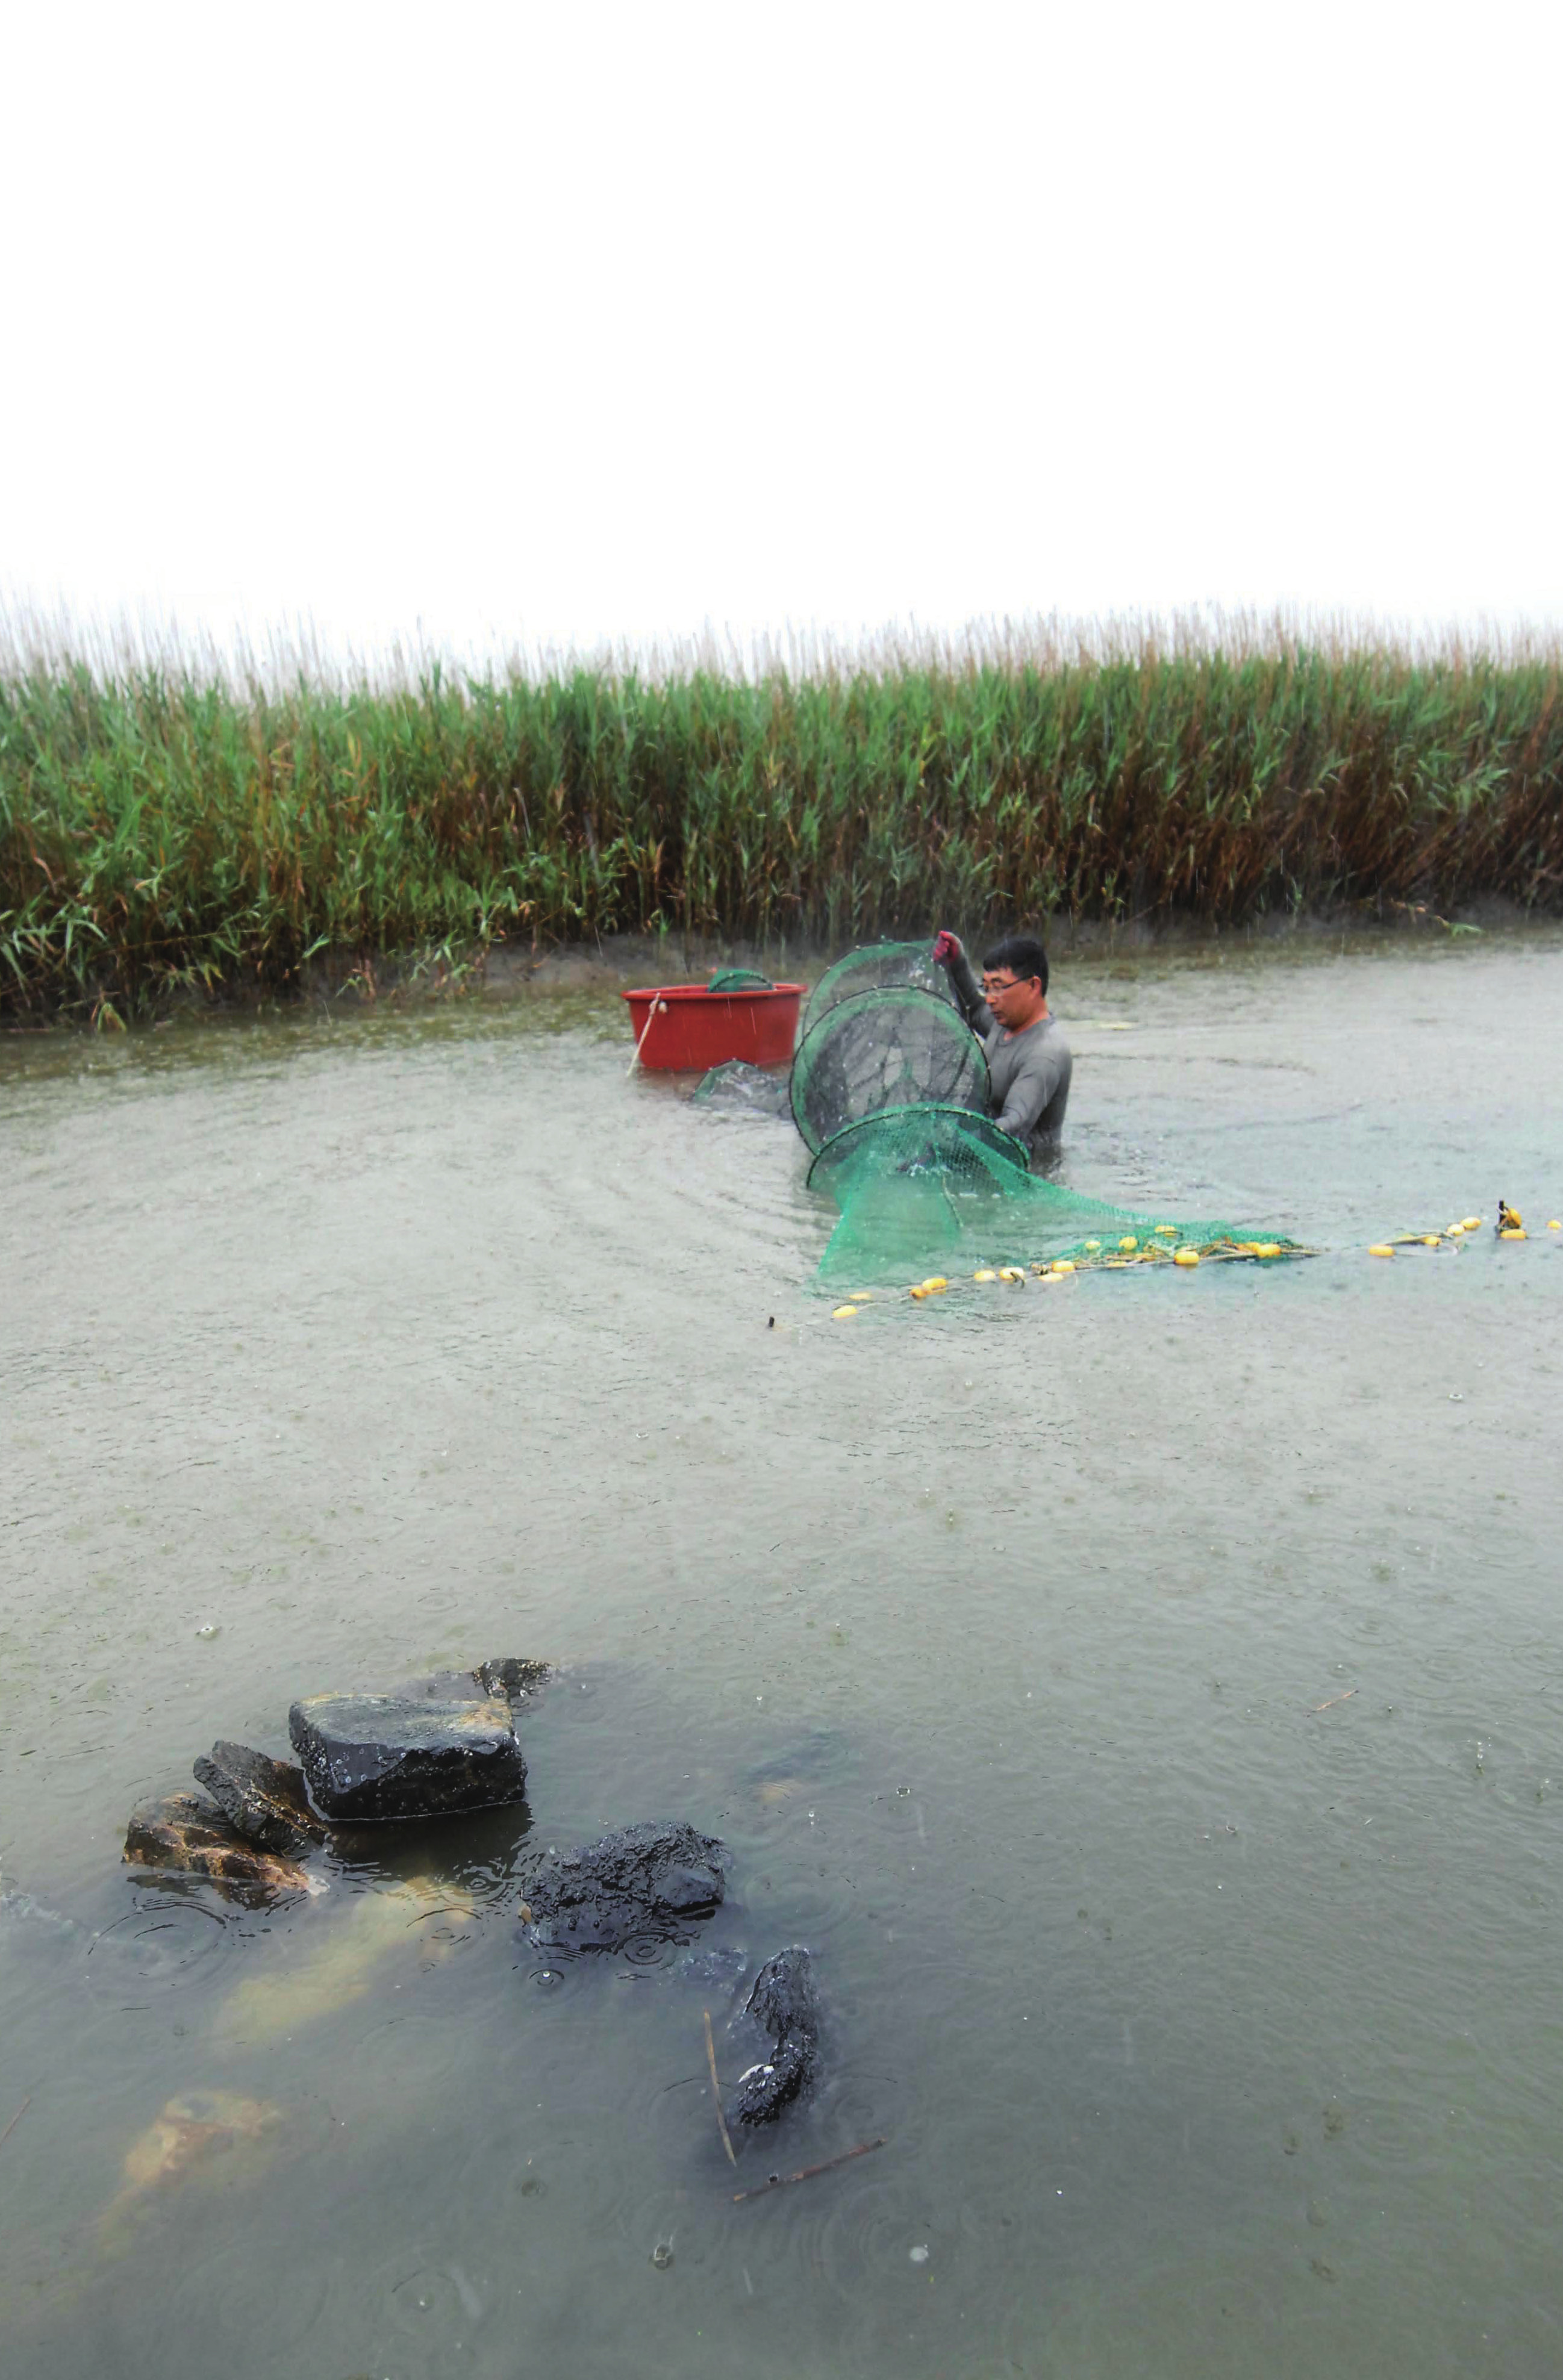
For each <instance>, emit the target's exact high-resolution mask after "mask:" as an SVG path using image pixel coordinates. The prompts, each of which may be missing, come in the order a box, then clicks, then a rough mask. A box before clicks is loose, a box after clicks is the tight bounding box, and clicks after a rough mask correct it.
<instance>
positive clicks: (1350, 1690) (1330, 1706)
mask: <svg viewBox="0 0 1563 2380" xmlns="http://www.w3.org/2000/svg"><path fill="white" fill-rule="evenodd" d="M1356 1691H1357V1689H1356V1687H1355V1686H1348V1687H1347V1689H1346V1692H1345V1693H1344V1694H1331V1696H1330V1698H1329V1700H1328V1702H1327V1703H1315V1704H1314V1706H1313V1713H1314V1717H1315V1718H1317V1716H1318V1714H1319V1712H1320V1711H1322V1710H1334V1708H1335V1706H1336V1705H1337V1703H1349V1701H1350V1699H1351V1697H1352V1695H1353V1694H1355V1693H1356Z"/></svg>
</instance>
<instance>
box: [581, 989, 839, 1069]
mask: <svg viewBox="0 0 1563 2380" xmlns="http://www.w3.org/2000/svg"><path fill="white" fill-rule="evenodd" d="M802 997H803V987H802V985H801V984H800V983H775V984H772V985H771V986H770V987H769V989H768V990H763V991H760V990H754V991H708V990H706V988H705V986H704V984H703V983H668V984H663V985H661V986H660V987H659V988H658V989H657V990H654V991H621V992H620V993H619V998H620V999H621V1000H625V1001H628V1002H629V1029H630V1031H631V1032H632V1033H633V1034H634V1036H635V1038H636V1040H637V1041H638V1042H640V1047H641V1065H642V1066H649V1067H651V1068H652V1069H653V1072H654V1071H655V1070H656V1069H657V1068H658V1067H665V1068H666V1069H667V1070H668V1071H669V1072H672V1071H674V1070H675V1069H678V1070H681V1071H683V1072H685V1073H690V1074H692V1073H694V1072H696V1071H697V1070H698V1071H699V1072H700V1073H701V1074H703V1073H704V1072H705V1069H706V1068H707V1066H720V1065H722V1064H723V1063H724V1062H725V1061H726V1060H727V1059H728V1058H747V1059H748V1061H749V1062H750V1064H751V1066H785V1065H788V1064H789V1063H790V1062H791V1058H792V1045H793V1043H794V1042H795V1041H796V1039H797V1038H798V1003H799V1002H800V1000H801V999H802ZM653 1001H655V1002H656V1014H655V1015H654V1016H653V1014H652V1002H653ZM648 1018H650V1026H649V1028H648V1025H647V1019H648ZM642 1034H644V1035H645V1038H644V1040H641V1035H642Z"/></svg>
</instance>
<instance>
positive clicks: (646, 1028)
mask: <svg viewBox="0 0 1563 2380" xmlns="http://www.w3.org/2000/svg"><path fill="white" fill-rule="evenodd" d="M659 1014H660V1015H663V1016H665V1015H666V1014H667V1002H666V1001H665V1000H653V1002H652V1004H651V1006H650V1007H649V1008H648V1009H647V1011H646V1021H645V1023H644V1024H643V1025H642V1026H641V1038H640V1039H639V1040H638V1041H637V1042H636V1044H635V1055H634V1056H633V1057H632V1058H631V1059H630V1061H629V1065H628V1067H627V1068H626V1069H625V1076H624V1079H625V1081H626V1082H628V1081H629V1077H630V1075H632V1074H633V1073H634V1072H635V1069H636V1067H637V1066H638V1065H639V1064H640V1062H641V1050H643V1049H644V1048H645V1046H646V1036H647V1034H648V1033H649V1032H650V1031H651V1029H652V1019H653V1016H656V1015H659Z"/></svg>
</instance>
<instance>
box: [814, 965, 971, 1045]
mask: <svg viewBox="0 0 1563 2380" xmlns="http://www.w3.org/2000/svg"><path fill="white" fill-rule="evenodd" d="M894 985H902V986H905V987H907V988H908V989H910V990H912V991H926V992H930V993H932V995H933V997H934V999H935V1000H942V1001H943V1002H945V1003H946V1006H947V1007H951V1008H953V1007H954V1005H955V994H954V992H953V991H951V990H950V987H949V977H947V976H946V973H945V970H944V968H943V967H940V966H935V965H934V962H933V959H932V958H931V957H930V956H929V949H928V944H927V943H926V942H873V943H870V944H869V946H868V947H867V948H866V949H865V950H861V951H849V952H848V953H847V955H846V957H845V958H844V959H837V960H836V965H834V966H833V967H828V968H827V969H826V970H825V972H824V975H822V976H821V977H820V979H819V981H818V983H817V984H815V986H814V989H813V990H812V992H811V993H810V994H809V1005H808V1007H807V1008H806V1009H805V1010H804V1012H803V1031H804V1033H805V1035H807V1034H808V1033H809V1032H810V1031H811V1030H812V1027H813V1026H816V1025H817V1024H818V1023H819V1021H820V1019H821V1017H822V1016H824V1014H826V1012H827V1010H829V1009H832V1008H835V1007H836V1005H837V1004H838V1003H839V1002H841V1001H843V1000H850V999H851V998H852V997H853V995H854V994H855V993H857V992H860V991H885V990H889V989H890V988H891V987H892V986H894Z"/></svg>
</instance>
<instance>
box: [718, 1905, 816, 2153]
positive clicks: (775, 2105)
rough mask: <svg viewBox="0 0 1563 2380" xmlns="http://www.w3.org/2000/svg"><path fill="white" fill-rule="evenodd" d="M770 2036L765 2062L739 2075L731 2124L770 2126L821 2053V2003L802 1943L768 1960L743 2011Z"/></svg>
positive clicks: (730, 2112)
mask: <svg viewBox="0 0 1563 2380" xmlns="http://www.w3.org/2000/svg"><path fill="white" fill-rule="evenodd" d="M745 2013H746V2015H748V2016H751V2017H752V2018H753V2020H754V2022H756V2024H758V2025H760V2026H761V2027H762V2028H763V2031H764V2032H766V2033H768V2034H770V2036H771V2039H772V2041H773V2043H774V2044H775V2047H774V2048H773V2050H772V2053H771V2056H770V2058H768V2059H763V2060H762V2061H761V2062H760V2063H759V2064H758V2065H755V2066H751V2067H750V2068H749V2069H748V2070H747V2071H746V2072H745V2073H742V2074H740V2075H739V2079H738V2082H737V2083H736V2084H735V2085H734V2088H733V2093H732V2096H731V2097H730V2098H729V2100H728V2102H727V2121H728V2123H729V2125H732V2124H768V2123H770V2122H771V2121H772V2119H774V2118H775V2117H776V2116H779V2115H780V2113H781V2111H782V2109H783V2108H784V2107H787V2106H788V2103H789V2102H790V2101H791V2100H793V2099H796V2098H797V2096H798V2094H799V2093H800V2091H801V2090H802V2088H803V2086H804V2084H805V2083H807V2082H808V2080H809V2077H810V2075H811V2074H812V2071H813V2068H814V2060H815V2058H816V2057H817V2056H818V2053H819V2043H820V2004H819V1995H818V1994H817V1992H816V1991H815V1989H814V1962H813V1961H812V1958H811V1957H810V1955H809V1953H808V1951H807V1950H805V1949H804V1948H803V1947H802V1945H801V1943H793V1944H792V1945H791V1946H790V1947H789V1948H788V1949H785V1950H778V1951H777V1952H776V1955H775V1958H774V1959H767V1960H766V1961H765V1963H764V1965H763V1967H762V1968H761V1970H760V1973H758V1975H756V1977H755V1979H754V1989H753V1990H752V1991H751V1993H750V1995H749V2000H748V2004H747V2007H746V2010H745Z"/></svg>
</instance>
